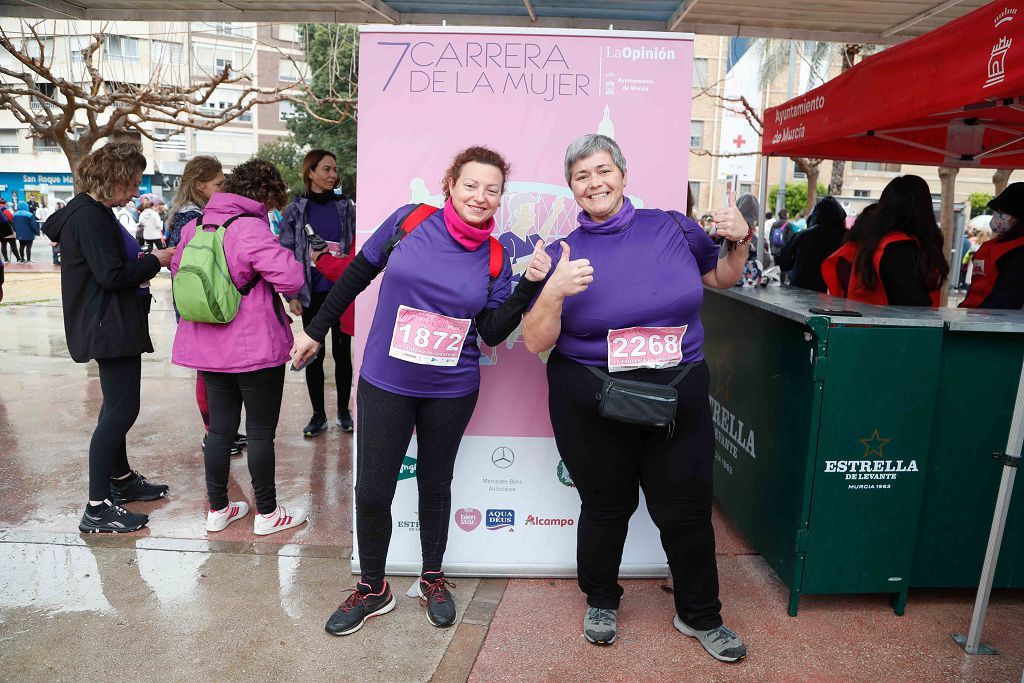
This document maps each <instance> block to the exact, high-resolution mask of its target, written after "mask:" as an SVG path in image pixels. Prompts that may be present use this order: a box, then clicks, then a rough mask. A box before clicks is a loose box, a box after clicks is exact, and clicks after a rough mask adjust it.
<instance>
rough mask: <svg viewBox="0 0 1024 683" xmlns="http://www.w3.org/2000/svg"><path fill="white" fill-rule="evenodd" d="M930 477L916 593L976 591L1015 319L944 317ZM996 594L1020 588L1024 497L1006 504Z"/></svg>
mask: <svg viewBox="0 0 1024 683" xmlns="http://www.w3.org/2000/svg"><path fill="white" fill-rule="evenodd" d="M944 318H946V323H947V324H946V328H947V329H946V332H945V335H944V338H943V344H942V360H941V363H940V366H939V393H938V395H937V396H936V402H935V418H934V420H933V425H932V438H931V449H930V452H929V455H928V461H929V466H928V476H927V479H926V482H925V496H924V500H923V502H922V508H921V521H920V525H919V529H918V534H917V544H916V548H915V551H914V570H913V573H912V575H911V585H912V586H914V587H918V586H920V587H933V588H945V587H975V586H977V585H978V581H979V577H980V575H981V566H982V562H983V560H984V558H985V546H986V544H987V543H988V534H989V528H990V526H991V524H992V513H993V509H994V508H995V501H996V493H997V491H998V489H999V480H1000V476H1001V474H1002V469H1003V466H1002V463H1001V462H999V461H997V460H994V459H993V458H992V453H995V452H999V453H1002V452H1003V451H1005V450H1006V438H1007V434H1008V432H1009V430H1010V418H1011V416H1012V413H1013V403H1014V400H1015V398H1016V395H1017V382H1018V379H1019V375H1020V369H1021V363H1022V361H1024V334H1022V333H1021V332H1022V329H1021V328H1022V325H1021V324H1020V318H1021V314H1020V313H1019V312H1009V311H999V312H990V313H989V314H988V315H986V314H984V313H979V312H975V311H955V312H954V311H949V312H945V314H944ZM994 585H995V587H996V588H1020V587H1024V490H1021V487H1020V486H1017V490H1016V491H1015V492H1014V495H1013V497H1012V498H1011V499H1010V511H1009V516H1008V517H1007V521H1006V531H1005V533H1004V535H1003V543H1002V547H1001V550H1000V554H999V563H998V564H997V566H996V575H995V583H994Z"/></svg>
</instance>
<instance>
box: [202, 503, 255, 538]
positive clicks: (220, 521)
mask: <svg viewBox="0 0 1024 683" xmlns="http://www.w3.org/2000/svg"><path fill="white" fill-rule="evenodd" d="M247 514H249V504H248V503H246V502H245V501H242V500H240V501H238V502H236V503H228V506H227V507H226V508H224V509H223V510H210V511H209V512H208V513H207V514H206V530H207V531H223V530H224V529H226V528H227V526H228V524H231V522H233V521H235V520H236V519H241V518H242V517H245V516H246V515H247Z"/></svg>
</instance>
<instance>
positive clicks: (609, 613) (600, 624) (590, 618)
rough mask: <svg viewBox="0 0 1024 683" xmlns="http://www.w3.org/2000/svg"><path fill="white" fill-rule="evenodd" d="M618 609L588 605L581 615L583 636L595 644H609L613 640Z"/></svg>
mask: <svg viewBox="0 0 1024 683" xmlns="http://www.w3.org/2000/svg"><path fill="white" fill-rule="evenodd" d="M618 612H619V611H618V610H615V609H601V608H600V607H588V608H587V615H586V616H585V617H583V637H584V638H586V639H587V640H589V641H590V642H592V643H594V644H595V645H611V644H612V643H614V642H615V631H616V622H617V620H618Z"/></svg>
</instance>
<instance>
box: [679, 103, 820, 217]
mask: <svg viewBox="0 0 1024 683" xmlns="http://www.w3.org/2000/svg"><path fill="white" fill-rule="evenodd" d="M702 94H706V95H708V96H709V97H711V98H713V99H714V100H716V105H715V106H718V107H721V108H722V109H724V110H726V111H729V112H732V113H734V114H739V115H740V116H742V117H743V118H745V119H746V120H747V123H749V124H750V127H751V128H753V129H754V131H755V132H756V133H757V135H758V137H763V136H764V119H763V118H762V117H761V114H760V112H758V111H757V110H756V109H754V107H753V106H751V104H750V102H748V101H747V98H746V97H743V96H740V97H725V96H723V95H716V94H714V93H710V92H705V93H702ZM693 154H696V155H697V156H707V157H716V158H730V157H744V156H756V155H757V154H759V152H733V153H729V152H725V153H720V152H712V151H711V150H707V149H697V150H693ZM790 161H792V162H793V164H794V165H795V166H796V167H797V168H798V169H799V170H800V171H801V172H802V173H804V174H805V175H806V176H807V210H808V211H810V210H811V209H813V208H814V204H815V203H816V202H817V201H818V177H819V176H820V175H821V168H820V166H821V162H822V161H823V160H822V159H814V158H810V157H790Z"/></svg>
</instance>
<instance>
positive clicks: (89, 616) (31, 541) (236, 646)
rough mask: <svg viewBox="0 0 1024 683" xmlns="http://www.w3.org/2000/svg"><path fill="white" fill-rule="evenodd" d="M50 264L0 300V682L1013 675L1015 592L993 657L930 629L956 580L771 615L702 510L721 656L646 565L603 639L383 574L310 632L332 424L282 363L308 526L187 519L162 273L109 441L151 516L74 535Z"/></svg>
mask: <svg viewBox="0 0 1024 683" xmlns="http://www.w3.org/2000/svg"><path fill="white" fill-rule="evenodd" d="M54 271H55V269H54V268H52V267H51V266H49V265H48V264H32V265H29V266H22V265H19V264H13V265H9V266H8V268H7V284H6V285H5V293H6V296H5V300H4V302H3V304H0V461H2V465H3V466H2V467H0V680H3V681H8V680H10V681H34V680H76V681H77V680H82V679H83V678H85V677H89V679H98V678H111V677H117V678H121V679H128V680H186V679H188V680H194V679H196V678H206V679H215V680H229V681H233V680H257V681H271V680H273V681H292V680H296V681H301V680H310V679H314V678H316V679H321V680H338V681H356V680H360V681H366V680H372V681H402V682H404V681H426V680H444V681H448V680H452V681H458V680H466V679H467V678H469V679H470V680H473V681H480V682H490V681H557V682H558V683H568V682H570V681H676V680H695V681H715V680H730V681H732V680H752V681H886V680H894V681H895V680H900V681H905V680H912V681H994V682H995V681H999V682H1003V681H1005V682H1010V681H1012V682H1016V681H1020V680H1022V670H1024V636H1022V635H1021V633H1022V629H1024V591H997V592H996V593H995V594H994V595H993V599H992V606H991V609H990V612H989V617H988V621H987V623H986V627H985V642H987V643H991V644H993V645H995V646H997V647H999V648H1000V649H1001V650H1002V654H1001V655H999V656H996V657H970V656H967V655H965V654H964V653H963V652H962V651H961V650H960V649H959V648H958V647H957V646H956V645H955V644H954V643H953V641H952V640H951V639H950V637H949V633H950V632H951V631H964V630H966V629H967V627H968V625H969V621H970V614H971V608H972V605H973V599H974V596H973V593H972V592H971V591H912V592H911V594H910V602H909V604H908V607H907V612H906V616H903V617H897V616H895V615H893V613H892V611H891V609H890V608H889V605H888V602H887V600H886V598H885V597H883V596H843V597H840V596H805V597H804V598H803V599H802V601H801V606H800V614H799V616H798V617H796V618H790V617H788V616H787V615H786V602H787V594H788V591H787V589H786V588H785V587H784V586H783V585H782V583H781V582H780V581H779V580H778V578H777V577H776V576H775V575H774V574H773V573H772V571H771V570H770V569H769V568H768V566H767V565H766V564H765V562H764V561H763V560H762V558H761V557H760V556H759V555H758V554H757V553H756V551H755V550H754V549H753V548H751V547H750V546H749V545H748V544H747V543H746V542H745V541H744V539H743V538H742V536H740V535H739V534H738V533H736V532H735V531H734V530H733V529H732V528H731V527H730V524H729V522H728V520H727V519H725V518H723V517H722V516H721V515H719V514H718V513H717V511H716V514H715V526H716V532H717V537H718V554H719V571H720V574H721V584H722V601H723V603H724V612H723V614H724V616H725V619H726V622H727V624H728V625H729V626H731V627H732V628H733V629H734V630H736V631H737V632H739V633H740V634H741V635H742V636H743V637H744V638H745V640H746V642H747V645H748V648H749V651H750V656H749V657H748V658H747V659H746V660H745V661H743V662H741V663H739V664H737V665H725V664H721V663H718V662H715V661H713V660H711V659H710V658H709V657H708V656H707V655H706V654H704V653H703V651H702V650H700V649H699V647H698V645H697V643H696V642H695V641H693V640H691V639H688V638H685V637H684V636H682V635H680V634H679V633H677V632H676V631H675V630H674V629H673V628H672V625H671V619H672V598H671V595H670V594H669V591H670V590H671V586H670V585H669V584H670V582H668V581H666V580H631V581H626V582H624V586H625V588H626V596H625V598H624V600H623V604H622V609H621V611H620V626H621V630H620V638H619V640H618V641H617V642H616V643H615V644H614V645H613V646H611V647H606V648H598V647H595V646H592V645H589V644H587V643H586V642H585V641H584V640H583V639H582V636H581V635H580V622H581V619H582V614H583V610H584V601H583V599H582V597H581V595H580V594H579V591H578V589H577V588H576V585H575V582H574V581H567V580H540V579H536V580H509V581H506V580H504V579H484V580H475V579H459V580H457V583H458V587H457V588H456V590H455V595H456V598H457V602H458V607H459V622H458V623H457V625H456V627H454V628H451V629H447V630H443V629H436V628H434V627H432V626H430V625H429V624H428V623H427V621H426V620H425V618H424V617H423V614H422V610H421V608H420V607H419V605H418V600H416V599H412V598H407V597H404V596H402V595H401V594H402V593H404V592H405V589H406V588H408V587H409V585H410V583H411V582H412V579H410V578H407V577H406V578H403V577H394V578H392V579H391V580H392V582H393V586H394V589H395V592H396V594H398V599H399V606H398V609H396V610H395V612H393V613H391V614H389V615H387V616H385V617H382V618H380V619H375V620H372V621H371V622H369V623H368V624H367V625H366V626H365V627H364V629H363V630H362V631H360V632H359V633H358V634H355V635H353V636H349V637H346V638H333V637H331V636H329V635H326V634H325V633H324V632H323V623H324V621H325V620H326V618H327V616H328V615H329V614H330V612H331V611H332V610H333V609H334V607H335V606H336V605H337V603H338V602H340V601H341V600H342V599H343V598H344V592H343V591H344V589H345V588H347V587H350V586H351V585H352V583H353V577H352V575H351V573H350V566H349V558H350V555H351V550H350V548H351V544H352V515H351V505H352V498H351V487H352V479H351V462H352V441H351V436H350V435H347V434H343V433H341V431H340V430H339V429H338V427H337V425H336V424H334V423H332V427H331V429H330V430H329V431H328V432H327V433H326V434H323V435H321V436H319V437H318V438H316V439H312V440H308V439H304V438H303V437H302V436H301V434H300V430H301V427H302V425H304V424H305V422H306V420H307V419H308V417H309V404H308V398H307V396H306V392H305V385H304V383H303V381H302V377H301V376H300V375H299V374H297V373H289V374H288V376H287V378H286V384H285V395H284V402H283V406H282V415H281V422H280V428H279V431H278V437H277V456H278V460H277V482H278V495H279V498H280V500H281V501H282V502H283V503H285V504H295V505H300V506H305V507H308V508H309V509H310V510H311V514H310V522H309V523H308V524H307V525H304V526H303V527H300V528H297V529H295V530H291V531H287V532H283V533H279V534H274V535H271V536H267V537H256V536H255V535H253V533H252V527H251V522H250V521H248V520H244V521H240V522H238V523H236V524H233V525H231V526H230V527H228V529H227V530H225V531H223V532H220V533H217V534H207V532H206V531H205V526H204V521H205V510H206V500H205V489H204V484H203V467H202V456H201V453H200V441H201V438H202V423H201V421H200V418H199V413H198V410H197V409H196V407H195V398H194V386H195V385H194V382H195V378H194V374H193V373H192V372H190V371H188V370H185V369H183V368H178V367H175V366H172V365H170V363H169V362H168V356H169V350H170V345H171V341H172V339H173V334H174V317H173V312H172V311H171V310H170V303H169V302H170V296H169V286H168V282H167V280H166V278H165V276H161V277H160V278H158V279H157V280H156V282H155V284H154V295H155V296H156V302H155V303H154V311H153V314H152V315H151V318H150V327H151V330H152V336H153V340H154V344H155V346H156V348H157V353H155V354H150V355H147V356H145V357H144V363H143V383H142V413H141V415H140V417H139V420H138V422H137V423H136V425H135V427H134V428H133V430H132V432H131V433H130V435H129V454H130V459H131V462H132V466H133V467H134V468H136V469H138V470H139V471H141V472H142V473H143V474H145V475H146V476H148V477H149V478H150V479H151V480H154V481H159V482H162V483H167V484H168V485H169V486H170V489H171V490H170V495H169V497H168V498H167V499H165V500H162V501H158V502H155V503H145V504H131V505H130V506H129V507H131V508H132V509H133V510H138V511H143V512H147V513H149V514H150V515H151V523H150V526H149V527H147V529H145V530H144V531H142V532H140V533H138V534H129V535H123V536H82V535H80V534H79V533H78V532H77V524H78V520H79V518H80V516H81V512H82V507H83V505H84V502H85V494H86V491H87V473H86V451H87V449H88V442H89V437H90V435H91V431H92V426H93V424H94V422H95V419H96V414H97V411H98V408H99V403H100V394H99V383H98V378H97V376H96V372H95V366H90V365H79V364H76V363H73V362H72V361H71V360H70V358H69V357H68V355H67V350H66V347H65V345H64V334H63V323H62V317H61V310H60V307H59V298H58V297H59V280H58V276H57V274H56V272H54ZM330 375H331V373H328V378H329V379H328V381H329V382H330ZM330 391H331V388H330V387H329V388H328V392H330ZM328 395H330V393H328ZM330 417H331V418H333V417H334V416H333V415H331V416H330ZM231 476H232V480H231V485H230V487H231V488H230V492H231V498H232V500H235V499H238V498H242V499H245V500H248V501H250V503H251V502H252V493H251V487H250V485H249V482H248V472H247V471H246V467H245V456H244V455H243V456H242V457H239V458H236V459H234V461H233V462H232V472H231ZM1022 495H1024V494H1022Z"/></svg>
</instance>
